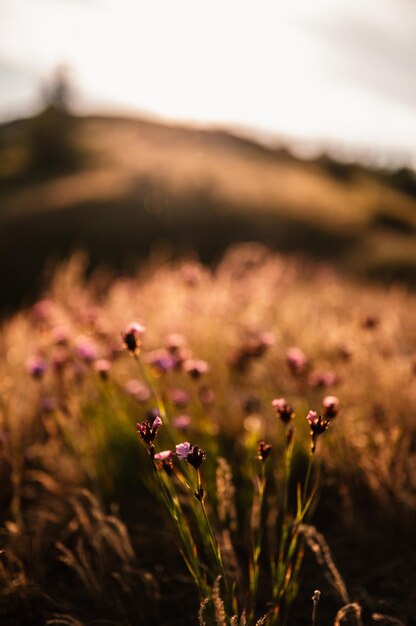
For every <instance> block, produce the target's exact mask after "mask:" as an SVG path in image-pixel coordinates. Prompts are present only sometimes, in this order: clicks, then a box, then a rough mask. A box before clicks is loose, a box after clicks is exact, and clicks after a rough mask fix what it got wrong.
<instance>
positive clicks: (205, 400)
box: [198, 385, 215, 406]
mask: <svg viewBox="0 0 416 626" xmlns="http://www.w3.org/2000/svg"><path fill="white" fill-rule="evenodd" d="M198 396H199V399H200V401H201V402H202V404H204V405H205V406H209V405H210V404H213V403H214V400H215V393H214V392H213V390H212V389H211V388H210V387H207V385H203V386H202V387H201V388H200V389H199V391H198Z"/></svg>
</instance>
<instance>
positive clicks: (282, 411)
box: [272, 398, 295, 424]
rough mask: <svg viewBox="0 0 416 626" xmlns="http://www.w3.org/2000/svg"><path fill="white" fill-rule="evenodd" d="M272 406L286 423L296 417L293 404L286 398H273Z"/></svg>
mask: <svg viewBox="0 0 416 626" xmlns="http://www.w3.org/2000/svg"><path fill="white" fill-rule="evenodd" d="M272 407H273V408H274V410H275V411H276V415H278V416H279V417H280V419H281V420H282V422H283V423H284V424H289V422H290V420H291V419H293V418H294V417H295V412H294V410H293V408H292V406H291V405H290V404H289V403H288V402H286V400H285V398H276V399H275V400H273V401H272Z"/></svg>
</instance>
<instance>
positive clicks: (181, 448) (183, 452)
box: [175, 441, 192, 461]
mask: <svg viewBox="0 0 416 626" xmlns="http://www.w3.org/2000/svg"><path fill="white" fill-rule="evenodd" d="M191 448H192V446H191V444H190V443H189V441H184V442H183V443H178V444H177V446H176V447H175V449H176V454H177V456H178V459H179V460H180V461H184V460H185V459H186V458H187V456H188V454H189V453H190V451H191Z"/></svg>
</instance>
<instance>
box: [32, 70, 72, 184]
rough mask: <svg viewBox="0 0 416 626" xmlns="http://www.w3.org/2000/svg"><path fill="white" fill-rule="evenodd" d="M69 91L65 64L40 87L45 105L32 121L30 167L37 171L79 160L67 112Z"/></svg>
mask: <svg viewBox="0 0 416 626" xmlns="http://www.w3.org/2000/svg"><path fill="white" fill-rule="evenodd" d="M71 93H72V86H71V81H70V77H69V72H68V70H67V68H65V67H58V68H57V70H56V71H55V73H54V75H53V77H52V80H51V82H50V83H49V84H47V85H46V86H43V88H42V99H43V101H44V103H45V108H44V109H43V110H42V111H41V113H39V114H38V115H37V116H35V117H34V118H33V120H32V124H31V130H30V137H29V147H30V152H31V167H32V168H33V169H34V170H36V171H41V172H45V173H50V172H54V171H62V170H68V169H72V168H74V167H76V165H77V163H78V162H79V158H80V155H79V150H78V149H77V146H76V141H75V136H74V123H73V121H74V120H73V117H72V115H71V113H70V100H71Z"/></svg>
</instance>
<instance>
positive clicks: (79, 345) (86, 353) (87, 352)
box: [75, 336, 97, 363]
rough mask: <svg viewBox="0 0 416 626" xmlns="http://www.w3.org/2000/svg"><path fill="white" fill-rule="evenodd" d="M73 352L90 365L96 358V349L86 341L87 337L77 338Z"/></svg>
mask: <svg viewBox="0 0 416 626" xmlns="http://www.w3.org/2000/svg"><path fill="white" fill-rule="evenodd" d="M75 351H76V353H77V355H78V356H79V357H80V358H81V359H83V360H84V361H86V362H87V363H91V362H92V361H93V360H94V359H95V358H96V356H97V349H96V347H95V345H94V344H93V343H92V342H91V341H90V340H89V339H88V337H84V336H80V337H78V339H77V341H76V345H75Z"/></svg>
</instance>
